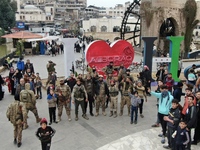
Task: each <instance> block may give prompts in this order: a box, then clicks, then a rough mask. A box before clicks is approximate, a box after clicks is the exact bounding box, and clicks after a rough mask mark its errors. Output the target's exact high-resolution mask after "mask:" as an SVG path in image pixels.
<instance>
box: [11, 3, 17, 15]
mask: <svg viewBox="0 0 200 150" xmlns="http://www.w3.org/2000/svg"><path fill="white" fill-rule="evenodd" d="M10 6H11V8H12V9H13V11H14V12H16V11H17V1H12V2H10Z"/></svg>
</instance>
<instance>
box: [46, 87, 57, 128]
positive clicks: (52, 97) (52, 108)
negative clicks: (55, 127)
mask: <svg viewBox="0 0 200 150" xmlns="http://www.w3.org/2000/svg"><path fill="white" fill-rule="evenodd" d="M47 102H48V104H49V118H50V122H49V125H51V124H52V120H53V122H54V123H58V122H57V121H56V103H57V98H56V94H55V93H54V90H52V89H51V90H50V94H48V95H47Z"/></svg>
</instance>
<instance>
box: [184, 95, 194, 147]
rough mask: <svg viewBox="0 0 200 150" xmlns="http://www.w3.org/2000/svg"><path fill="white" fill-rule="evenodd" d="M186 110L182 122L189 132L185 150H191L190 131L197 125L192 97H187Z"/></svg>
mask: <svg viewBox="0 0 200 150" xmlns="http://www.w3.org/2000/svg"><path fill="white" fill-rule="evenodd" d="M188 105H189V107H188V109H187V111H186V114H185V117H184V120H185V122H186V124H187V127H186V129H187V130H188V132H189V136H190V142H189V144H188V145H187V150H191V129H192V128H195V127H196V123H197V121H196V120H197V110H196V106H194V97H193V96H188Z"/></svg>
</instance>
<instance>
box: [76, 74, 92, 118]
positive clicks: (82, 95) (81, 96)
mask: <svg viewBox="0 0 200 150" xmlns="http://www.w3.org/2000/svg"><path fill="white" fill-rule="evenodd" d="M84 100H85V101H86V102H88V95H87V92H86V90H85V87H84V85H83V84H82V83H81V79H79V78H77V80H76V85H75V86H74V88H73V91H72V103H73V104H75V115H76V117H75V120H76V121H78V107H79V105H81V109H82V112H83V115H82V117H83V118H84V119H86V120H88V119H89V118H88V117H87V115H86V113H85V107H84V105H85V102H84Z"/></svg>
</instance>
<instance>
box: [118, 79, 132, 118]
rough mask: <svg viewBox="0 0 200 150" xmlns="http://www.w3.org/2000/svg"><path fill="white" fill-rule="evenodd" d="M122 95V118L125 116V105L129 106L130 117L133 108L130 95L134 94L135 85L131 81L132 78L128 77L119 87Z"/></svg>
mask: <svg viewBox="0 0 200 150" xmlns="http://www.w3.org/2000/svg"><path fill="white" fill-rule="evenodd" d="M119 88H120V91H121V94H122V99H121V103H120V114H119V115H120V116H122V115H123V109H124V105H127V108H128V115H129V116H130V107H131V99H130V97H129V94H128V93H132V92H133V84H132V81H131V79H130V77H128V76H127V77H126V78H125V79H123V80H122V81H121V83H120V85H119Z"/></svg>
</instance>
